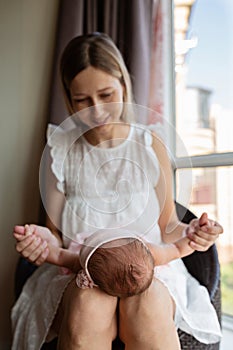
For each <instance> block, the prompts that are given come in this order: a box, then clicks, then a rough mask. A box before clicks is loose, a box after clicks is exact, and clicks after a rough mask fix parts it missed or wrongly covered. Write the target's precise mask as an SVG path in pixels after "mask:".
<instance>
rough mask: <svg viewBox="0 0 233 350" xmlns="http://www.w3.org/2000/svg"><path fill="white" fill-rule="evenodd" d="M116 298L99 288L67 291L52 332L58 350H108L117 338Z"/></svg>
mask: <svg viewBox="0 0 233 350" xmlns="http://www.w3.org/2000/svg"><path fill="white" fill-rule="evenodd" d="M116 306H117V298H115V297H112V296H109V295H107V294H105V293H104V292H102V291H101V290H100V289H98V288H93V289H80V288H78V287H77V285H76V284H75V281H72V282H71V283H70V285H69V286H68V287H67V289H66V291H65V293H64V296H63V299H62V303H61V306H60V309H59V311H58V314H57V316H56V318H55V321H54V324H53V328H54V330H55V331H56V332H57V333H58V334H59V338H58V350H67V349H69V350H74V349H75V350H83V349H84V350H93V349H95V350H111V348H112V340H113V339H114V338H115V337H116V335H117V322H116Z"/></svg>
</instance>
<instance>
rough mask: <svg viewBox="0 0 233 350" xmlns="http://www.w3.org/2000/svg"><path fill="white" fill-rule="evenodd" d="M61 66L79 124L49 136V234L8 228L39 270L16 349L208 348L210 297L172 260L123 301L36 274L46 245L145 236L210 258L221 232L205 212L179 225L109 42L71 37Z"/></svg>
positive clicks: (18, 313)
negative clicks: (185, 242)
mask: <svg viewBox="0 0 233 350" xmlns="http://www.w3.org/2000/svg"><path fill="white" fill-rule="evenodd" d="M60 68H61V80H62V84H63V89H64V94H65V99H66V103H67V107H68V111H69V112H70V113H71V114H74V116H73V117H71V118H68V119H67V121H68V122H69V123H68V122H67V123H66V121H65V122H64V124H62V125H61V126H60V127H58V128H56V127H55V126H51V125H50V126H49V129H48V146H49V147H50V151H51V165H50V167H49V174H48V178H49V185H48V186H47V187H46V191H45V193H46V197H49V198H46V204H45V205H46V210H47V212H48V218H47V227H46V228H44V227H39V226H33V234H31V235H24V227H22V226H16V227H15V230H14V236H15V238H16V240H17V244H16V249H17V251H18V252H20V254H21V255H22V256H24V257H26V258H28V259H29V261H32V262H34V263H35V264H37V265H43V266H42V267H40V268H39V269H38V270H37V271H36V272H35V273H34V274H33V276H32V277H31V278H30V279H29V280H28V282H27V283H26V285H25V287H24V289H23V292H22V293H21V296H20V298H19V300H18V301H17V302H16V305H15V306H14V308H13V310H12V322H13V330H14V340H13V350H14V349H27V350H28V349H39V348H40V347H41V346H42V344H43V342H44V341H48V340H50V339H52V338H53V337H55V336H58V349H70V350H72V349H85V350H88V349H91V350H93V349H95V350H98V349H101V350H103V349H111V343H112V340H113V339H114V338H115V337H116V335H117V334H119V336H120V338H121V339H122V341H123V342H124V343H125V346H126V350H131V349H133V350H137V349H140V350H142V349H143V350H146V349H162V350H164V349H167V350H175V349H180V345H179V339H178V335H177V331H176V329H177V327H178V328H180V329H182V330H184V331H185V332H188V333H190V334H192V335H193V336H194V337H196V338H197V339H199V340H200V341H202V342H204V343H214V342H218V341H219V339H220V337H221V331H220V326H219V324H218V320H217V316H216V313H215V310H214V308H213V306H212V305H211V303H210V300H209V296H208V292H207V290H206V289H205V288H204V287H202V286H200V285H199V283H198V282H197V281H196V280H195V279H194V278H192V277H191V276H190V274H189V273H188V272H187V270H186V269H185V267H184V265H183V263H182V261H181V260H179V259H178V260H175V261H173V262H171V263H169V264H167V265H166V266H165V267H164V268H162V269H161V271H160V272H159V274H158V275H155V278H154V280H153V282H152V284H151V285H150V287H149V288H148V289H147V290H146V291H145V292H143V293H141V294H139V295H135V296H133V297H130V298H124V299H119V300H118V299H117V298H116V297H114V296H110V295H108V294H106V293H104V292H102V291H101V290H100V289H98V288H91V289H80V288H77V286H76V283H75V274H74V275H67V276H61V275H60V274H59V272H58V268H57V267H56V266H52V265H48V264H43V263H44V262H46V259H47V258H48V256H49V245H54V246H57V247H61V246H64V247H68V244H69V241H70V240H71V239H75V237H76V235H77V234H79V235H80V239H81V238H82V234H83V233H85V235H86V236H88V235H91V234H93V233H94V232H96V231H97V230H99V229H106V228H107V229H108V230H110V231H111V230H113V231H114V230H116V229H118V228H119V227H120V228H124V229H129V230H134V231H137V232H140V233H142V234H143V239H144V241H145V242H148V244H149V247H150V250H151V253H152V255H156V253H155V252H154V251H153V245H154V244H159V243H162V242H166V243H171V242H174V241H176V240H178V239H180V238H181V237H183V236H187V237H188V238H189V240H190V243H189V244H190V247H191V248H192V249H195V250H199V251H205V250H207V249H208V248H209V247H210V246H211V245H212V244H213V243H214V242H215V240H216V238H217V237H218V235H219V234H220V233H221V232H222V227H221V226H220V225H219V224H218V223H215V222H213V221H211V220H208V218H207V216H206V215H205V214H204V215H202V217H201V218H200V219H199V220H198V219H196V220H194V221H192V222H191V224H190V225H189V226H187V225H184V224H182V223H181V222H179V220H178V219H177V216H176V212H175V207H174V201H173V197H172V171H171V165H170V162H169V158H168V156H167V152H166V147H165V145H164V144H163V143H162V142H161V140H160V139H159V138H158V137H157V136H156V134H154V133H151V132H150V131H149V130H148V129H146V127H142V126H141V125H138V124H133V123H131V121H132V117H133V116H134V110H133V108H132V106H133V105H132V104H131V103H132V93H131V83H130V78H129V74H128V71H127V69H126V66H125V64H124V61H123V59H122V56H121V54H120V53H119V51H118V49H117V48H116V46H115V45H114V43H113V42H112V40H111V39H110V38H109V37H108V36H107V35H105V34H98V33H96V34H90V35H86V36H80V37H76V38H74V39H73V40H71V42H70V43H69V44H68V45H67V47H66V48H65V50H64V52H63V55H62V58H61V67H60ZM70 122H71V123H70ZM67 125H68V127H67ZM42 192H43V190H42ZM48 193H49V195H48ZM42 196H43V195H42ZM22 236H23V239H22ZM75 261H77V256H76V255H72V254H70V256H69V262H68V264H67V265H69V267H71V269H72V270H73V271H74V272H75V273H77V272H78V270H79V268H80V265H79V264H78V266H77V264H76V263H75ZM118 302H119V309H118V308H117V305H118ZM117 310H119V311H118V312H119V315H118V317H119V322H117V315H116V312H117ZM22 335H23V336H22Z"/></svg>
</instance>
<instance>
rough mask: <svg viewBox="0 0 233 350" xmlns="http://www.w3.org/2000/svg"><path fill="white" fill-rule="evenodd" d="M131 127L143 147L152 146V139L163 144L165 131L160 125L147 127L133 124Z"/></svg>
mask: <svg viewBox="0 0 233 350" xmlns="http://www.w3.org/2000/svg"><path fill="white" fill-rule="evenodd" d="M132 126H133V128H134V130H135V134H136V135H137V137H138V138H140V139H141V142H142V143H143V144H145V146H152V144H153V140H154V139H160V140H161V141H163V142H165V139H166V137H165V130H164V127H163V125H162V124H161V123H156V124H148V125H145V124H140V123H135V124H132Z"/></svg>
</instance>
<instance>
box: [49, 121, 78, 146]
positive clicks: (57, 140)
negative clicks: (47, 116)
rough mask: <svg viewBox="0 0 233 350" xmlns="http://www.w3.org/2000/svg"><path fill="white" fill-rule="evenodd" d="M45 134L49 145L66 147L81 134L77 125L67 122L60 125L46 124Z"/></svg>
mask: <svg viewBox="0 0 233 350" xmlns="http://www.w3.org/2000/svg"><path fill="white" fill-rule="evenodd" d="M46 136H47V143H48V145H49V146H50V147H59V146H60V147H66V146H70V145H71V144H72V143H74V142H75V141H76V140H77V139H78V138H79V137H80V136H81V131H80V128H79V127H77V126H75V125H74V124H71V123H69V122H63V123H62V124H60V125H55V124H48V127H47V132H46Z"/></svg>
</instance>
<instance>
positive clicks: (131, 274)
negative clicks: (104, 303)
mask: <svg viewBox="0 0 233 350" xmlns="http://www.w3.org/2000/svg"><path fill="white" fill-rule="evenodd" d="M99 235H100V240H98V237H97V241H98V244H96V243H94V244H93V242H91V240H92V239H89V242H87V243H88V244H89V246H88V247H85V248H84V249H82V250H81V252H80V262H81V264H82V262H83V264H82V265H83V267H85V270H86V273H87V275H89V277H91V279H92V280H93V282H94V284H96V285H98V286H99V288H100V289H102V290H103V291H104V292H106V293H107V294H109V295H113V296H118V297H120V298H126V297H130V296H133V295H137V294H140V293H142V292H144V291H145V290H146V289H147V288H148V287H149V286H150V284H151V282H152V279H153V275H154V260H153V257H152V255H151V253H150V250H149V249H148V248H147V246H146V245H145V243H144V242H143V241H142V240H141V239H140V238H139V237H138V236H136V235H135V234H134V233H132V232H130V233H129V232H128V231H127V232H123V233H122V232H121V233H120V234H119V233H117V234H116V233H115V234H114V235H112V233H111V232H108V234H107V236H106V231H105V232H104V233H102V232H101V233H99ZM114 236H115V237H114ZM106 237H107V238H106ZM110 237H111V238H110ZM110 239H111V240H110ZM95 240H96V237H95ZM101 240H102V242H103V243H102V244H101V243H100V242H101ZM87 241H88V239H87ZM97 241H96V242H97ZM85 243H86V242H85ZM90 243H92V244H93V246H92V248H91V247H90ZM88 248H89V249H88Z"/></svg>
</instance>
